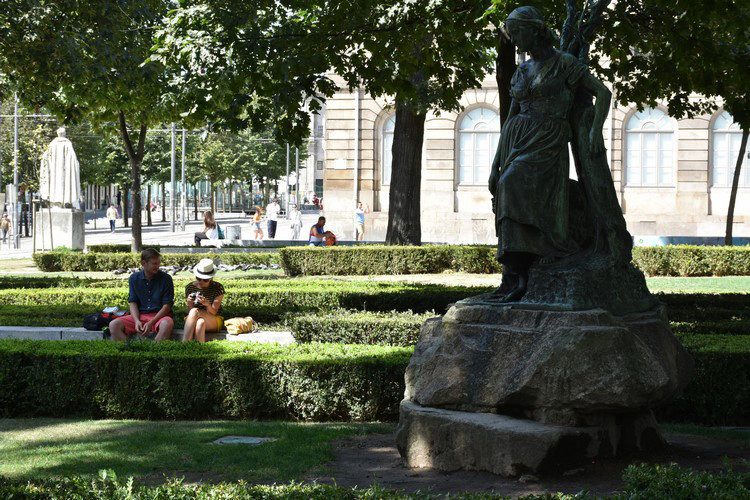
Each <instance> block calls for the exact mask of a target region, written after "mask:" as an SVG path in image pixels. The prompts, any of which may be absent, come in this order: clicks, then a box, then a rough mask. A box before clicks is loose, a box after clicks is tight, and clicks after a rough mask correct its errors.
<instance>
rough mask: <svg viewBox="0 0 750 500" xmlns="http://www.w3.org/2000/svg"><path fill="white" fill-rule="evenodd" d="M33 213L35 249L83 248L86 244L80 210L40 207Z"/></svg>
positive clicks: (83, 221)
mask: <svg viewBox="0 0 750 500" xmlns="http://www.w3.org/2000/svg"><path fill="white" fill-rule="evenodd" d="M34 215H35V217H36V219H35V220H36V223H35V224H34V232H35V234H34V238H35V242H36V248H37V250H54V249H56V248H61V247H65V248H71V249H73V250H83V248H84V247H85V245H86V222H85V220H84V213H83V211H82V210H76V209H72V208H61V207H51V208H49V209H48V208H41V209H40V210H38V211H37V212H36V214H34Z"/></svg>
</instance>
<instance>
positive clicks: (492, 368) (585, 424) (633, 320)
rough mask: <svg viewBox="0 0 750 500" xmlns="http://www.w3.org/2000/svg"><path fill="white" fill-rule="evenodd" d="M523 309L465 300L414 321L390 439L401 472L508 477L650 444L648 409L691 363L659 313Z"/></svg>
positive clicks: (681, 379) (682, 378)
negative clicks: (403, 467) (415, 335)
mask: <svg viewBox="0 0 750 500" xmlns="http://www.w3.org/2000/svg"><path fill="white" fill-rule="evenodd" d="M523 306H524V305H523V304H514V305H500V304H490V303H483V302H481V301H479V302H478V301H476V300H475V301H472V300H471V299H468V300H466V301H461V302H459V303H457V304H455V305H454V306H453V307H452V308H451V309H450V310H449V311H448V312H447V313H446V314H445V315H444V316H443V317H441V318H434V319H430V320H428V321H427V322H425V324H424V325H423V327H422V333H421V336H420V340H419V343H418V344H417V346H416V348H415V351H414V355H413V356H412V359H411V362H410V364H409V367H408V368H407V371H406V393H405V398H404V401H403V402H402V405H401V416H400V420H399V428H398V432H397V443H398V447H399V451H400V452H401V454H402V456H403V457H404V459H405V460H406V462H407V463H408V464H409V465H410V466H412V467H435V468H439V469H442V470H458V469H478V470H488V471H491V472H494V473H498V474H503V475H518V474H523V473H526V472H532V473H533V472H552V471H554V470H556V469H558V468H559V469H562V470H566V469H570V468H572V467H575V466H576V464H579V463H580V464H582V463H585V462H586V461H587V460H590V459H591V458H594V457H606V456H613V455H618V454H621V453H623V452H626V451H628V450H631V449H647V448H651V447H654V446H659V445H660V444H662V439H661V437H660V434H659V431H658V427H657V425H656V421H655V419H654V417H653V414H652V412H651V409H652V408H653V407H655V406H657V405H660V404H662V403H664V402H666V401H668V400H669V399H670V398H672V397H674V396H675V395H676V394H677V393H678V392H679V391H680V390H681V389H682V388H683V387H684V386H685V385H686V384H687V382H688V380H689V379H690V376H691V374H692V370H693V365H692V359H691V358H690V356H689V355H688V354H687V352H686V351H685V349H684V348H683V347H682V346H681V345H680V343H679V341H678V340H677V339H676V338H675V337H674V335H673V334H672V332H671V331H670V328H669V323H668V322H667V319H666V316H665V314H664V310H663V308H662V307H661V306H657V307H655V308H653V309H651V310H648V311H645V312H640V313H635V314H630V315H625V316H615V315H614V314H612V313H611V312H608V311H606V310H604V309H591V310H585V311H549V310H539V309H534V306H533V305H532V306H531V308H523Z"/></svg>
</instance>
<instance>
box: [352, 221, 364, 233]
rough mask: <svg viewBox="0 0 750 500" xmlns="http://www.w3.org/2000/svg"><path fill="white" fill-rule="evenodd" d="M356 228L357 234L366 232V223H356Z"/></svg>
mask: <svg viewBox="0 0 750 500" xmlns="http://www.w3.org/2000/svg"><path fill="white" fill-rule="evenodd" d="M354 228H355V229H356V230H357V234H365V225H364V224H360V223H356V224H355V225H354Z"/></svg>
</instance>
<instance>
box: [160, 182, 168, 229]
mask: <svg viewBox="0 0 750 500" xmlns="http://www.w3.org/2000/svg"><path fill="white" fill-rule="evenodd" d="M161 221H162V222H166V221H167V185H166V183H164V182H162V183H161Z"/></svg>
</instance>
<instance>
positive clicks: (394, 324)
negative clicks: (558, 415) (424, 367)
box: [291, 311, 434, 346]
mask: <svg viewBox="0 0 750 500" xmlns="http://www.w3.org/2000/svg"><path fill="white" fill-rule="evenodd" d="M432 316H434V314H431V313H427V314H419V315H417V314H414V313H412V312H411V311H408V312H401V313H399V312H396V311H392V312H388V313H373V312H357V311H336V312H333V313H330V314H305V315H301V316H296V317H294V318H293V319H292V320H291V330H292V334H293V335H294V338H295V340H296V341H297V342H302V343H306V342H340V343H344V344H369V345H397V346H413V345H414V344H416V343H417V341H418V340H419V331H420V329H421V328H422V323H424V321H425V320H426V319H427V318H430V317H432Z"/></svg>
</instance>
